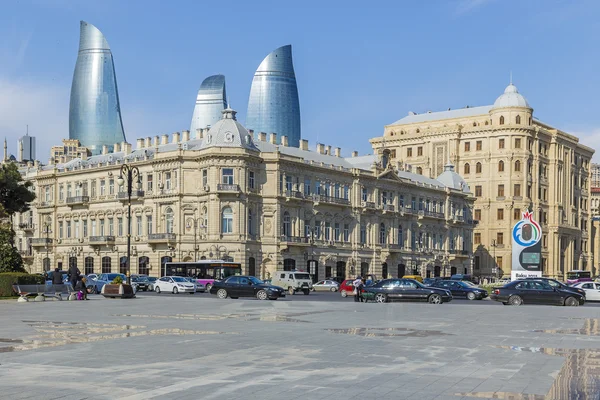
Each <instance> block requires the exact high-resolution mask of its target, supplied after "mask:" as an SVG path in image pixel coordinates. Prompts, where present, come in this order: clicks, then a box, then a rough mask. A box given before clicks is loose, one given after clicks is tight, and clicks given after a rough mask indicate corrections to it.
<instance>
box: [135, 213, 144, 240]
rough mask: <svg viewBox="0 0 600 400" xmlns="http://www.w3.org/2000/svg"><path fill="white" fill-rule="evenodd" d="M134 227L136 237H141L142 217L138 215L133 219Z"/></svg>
mask: <svg viewBox="0 0 600 400" xmlns="http://www.w3.org/2000/svg"><path fill="white" fill-rule="evenodd" d="M135 226H136V228H137V230H136V232H137V235H138V236H142V216H141V215H138V216H136V217H135Z"/></svg>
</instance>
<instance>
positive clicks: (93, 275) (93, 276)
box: [86, 274, 98, 280]
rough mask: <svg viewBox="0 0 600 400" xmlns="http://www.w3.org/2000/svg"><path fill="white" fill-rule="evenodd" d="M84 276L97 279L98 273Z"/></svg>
mask: <svg viewBox="0 0 600 400" xmlns="http://www.w3.org/2000/svg"><path fill="white" fill-rule="evenodd" d="M86 277H87V279H88V280H90V279H93V280H96V279H98V274H89V275H87V276H86Z"/></svg>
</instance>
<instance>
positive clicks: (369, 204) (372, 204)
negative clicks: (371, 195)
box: [361, 201, 375, 209]
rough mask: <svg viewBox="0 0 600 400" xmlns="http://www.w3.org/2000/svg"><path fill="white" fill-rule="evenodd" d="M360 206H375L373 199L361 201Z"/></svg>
mask: <svg viewBox="0 0 600 400" xmlns="http://www.w3.org/2000/svg"><path fill="white" fill-rule="evenodd" d="M361 207H362V208H373V209H374V208H375V202H373V201H363V202H361Z"/></svg>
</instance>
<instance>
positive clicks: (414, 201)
mask: <svg viewBox="0 0 600 400" xmlns="http://www.w3.org/2000/svg"><path fill="white" fill-rule="evenodd" d="M410 207H411V208H412V209H413V210H416V209H417V198H416V197H413V198H412V199H411V202H410Z"/></svg>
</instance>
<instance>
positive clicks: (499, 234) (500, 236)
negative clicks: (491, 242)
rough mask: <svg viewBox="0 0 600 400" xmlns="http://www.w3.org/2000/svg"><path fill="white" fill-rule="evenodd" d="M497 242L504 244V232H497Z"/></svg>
mask: <svg viewBox="0 0 600 400" xmlns="http://www.w3.org/2000/svg"><path fill="white" fill-rule="evenodd" d="M496 244H504V233H502V232H497V233H496Z"/></svg>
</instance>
